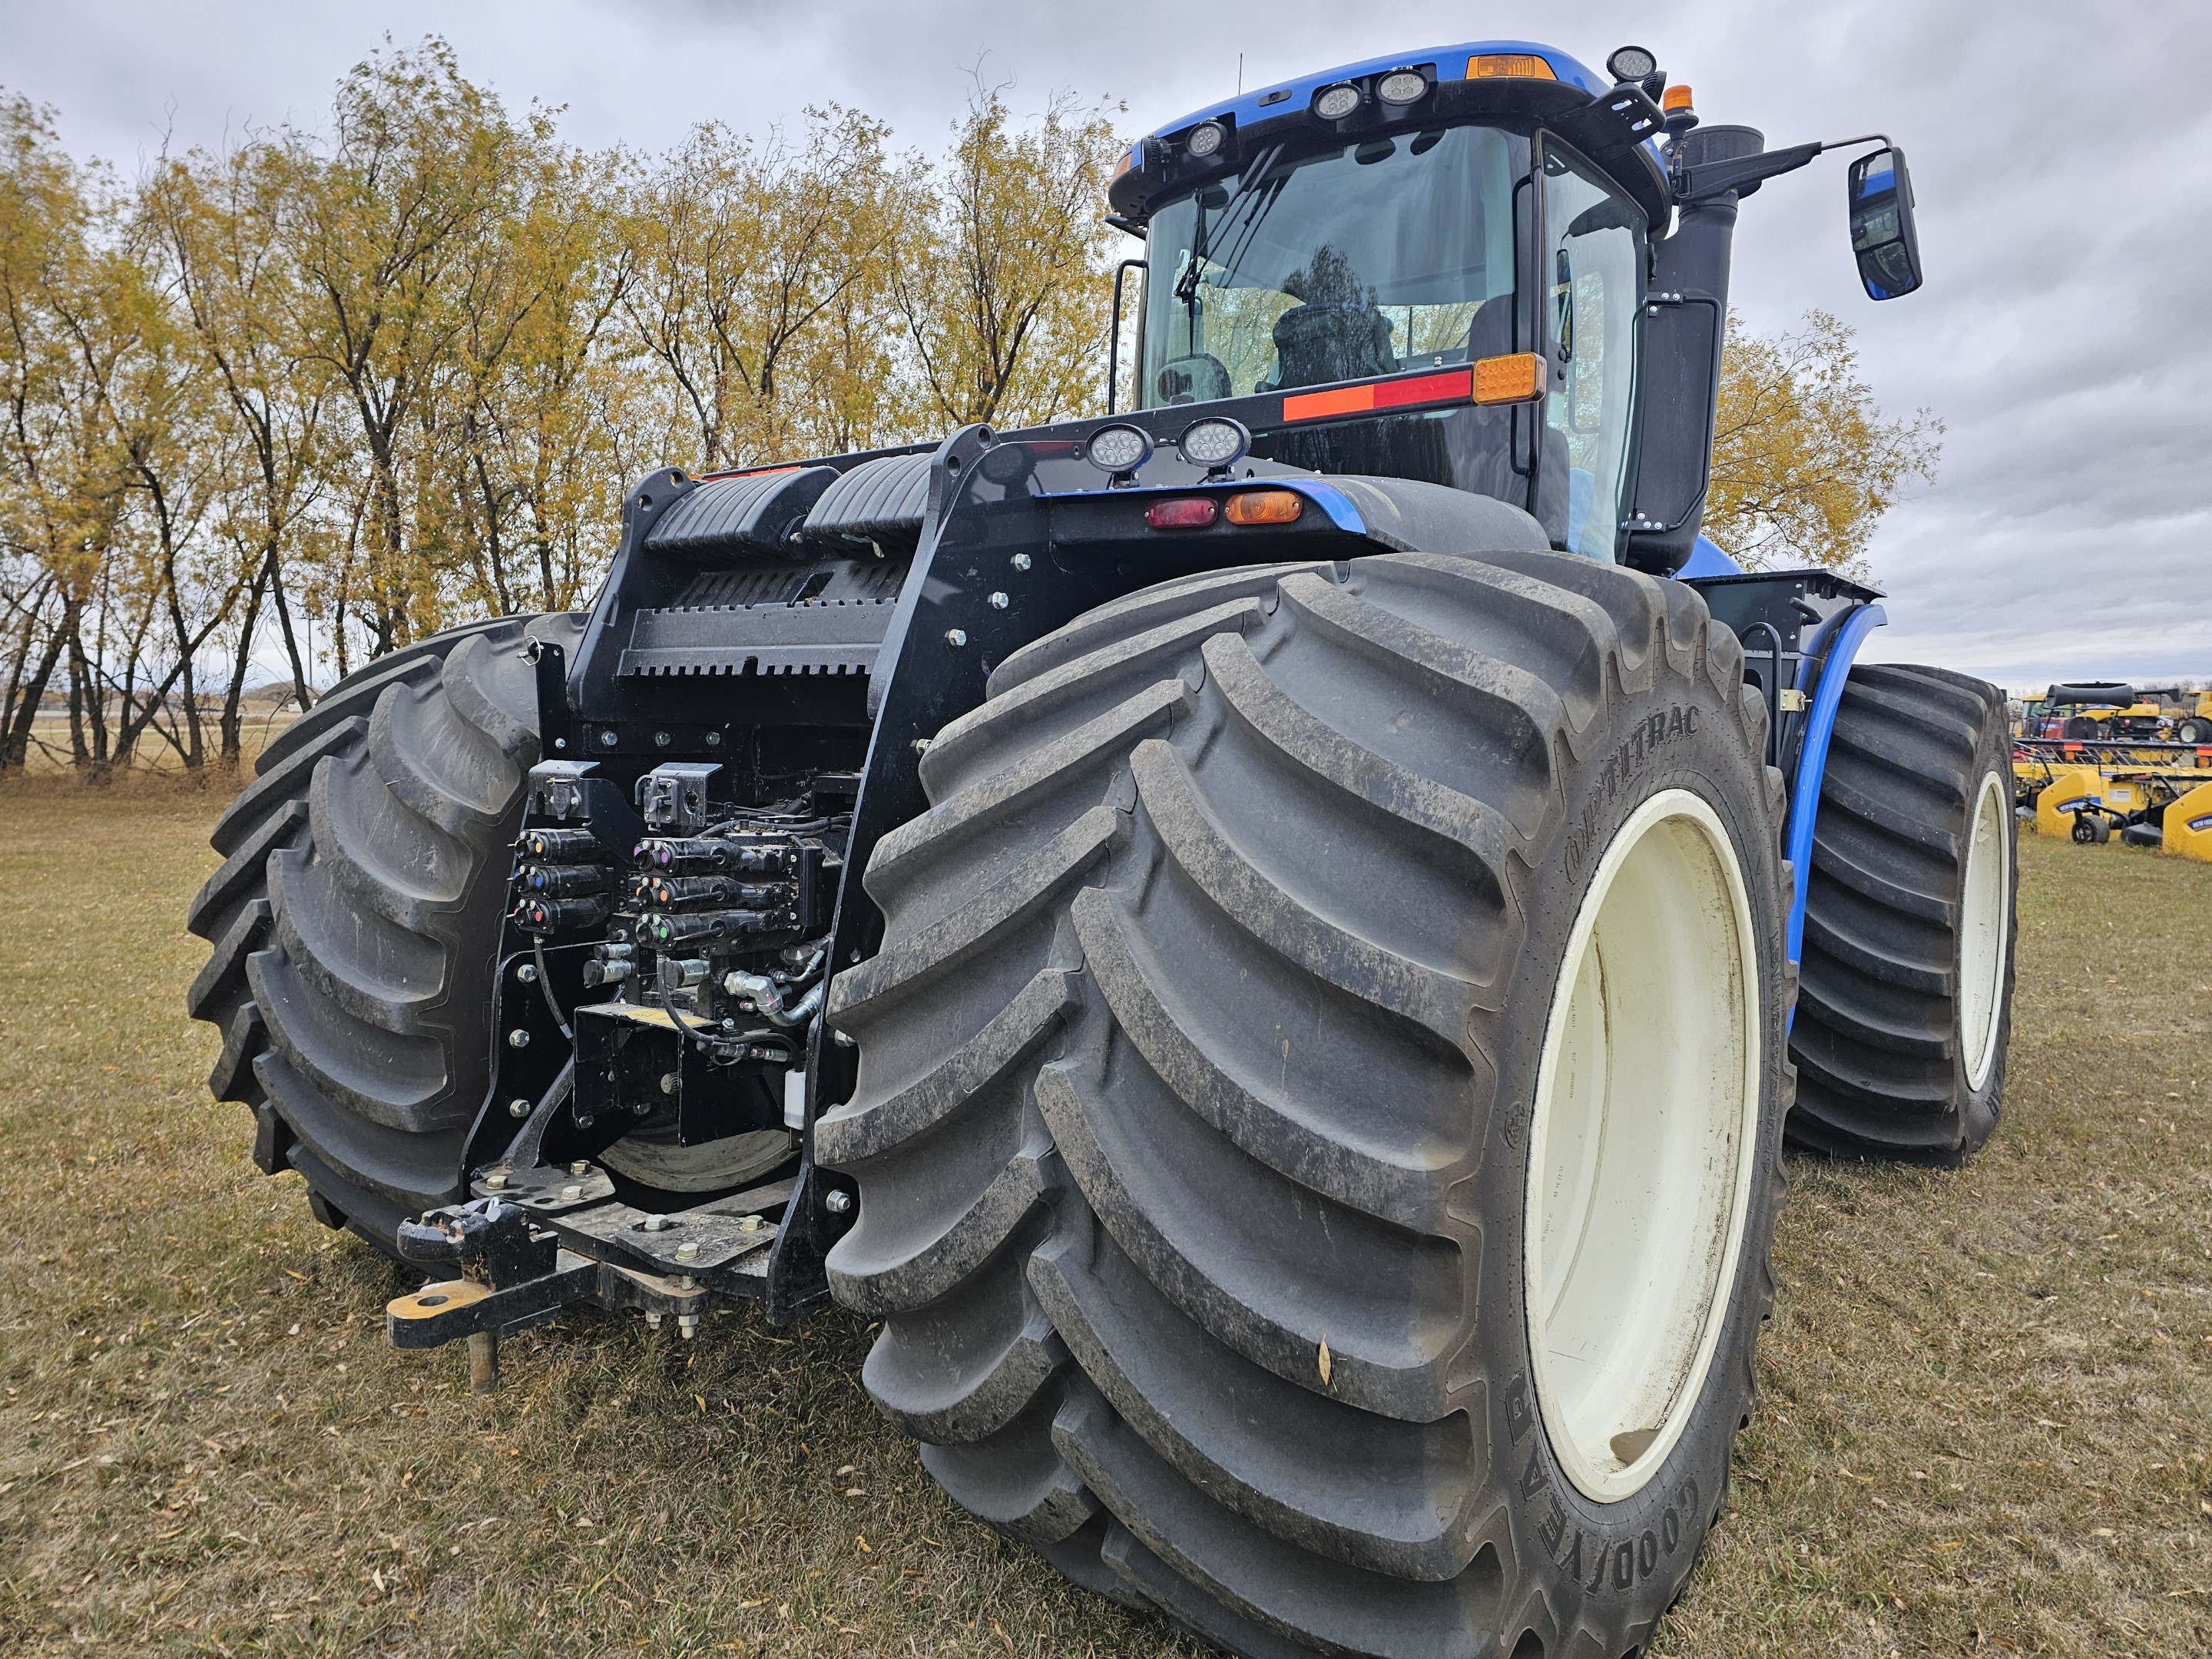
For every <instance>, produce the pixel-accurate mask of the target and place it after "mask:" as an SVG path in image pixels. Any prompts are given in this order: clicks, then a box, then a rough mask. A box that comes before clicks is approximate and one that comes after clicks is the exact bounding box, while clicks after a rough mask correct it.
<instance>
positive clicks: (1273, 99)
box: [1139, 40, 1612, 149]
mask: <svg viewBox="0 0 2212 1659" xmlns="http://www.w3.org/2000/svg"><path fill="white" fill-rule="evenodd" d="M1504 53H1513V54H1518V55H1522V56H1527V57H1532V58H1542V59H1543V60H1544V61H1545V62H1546V63H1547V64H1550V65H1551V68H1552V73H1553V76H1556V77H1557V78H1558V79H1559V81H1560V82H1563V83H1564V84H1565V85H1567V86H1571V87H1575V88H1579V89H1580V90H1581V91H1583V93H1585V94H1588V95H1589V96H1590V97H1592V98H1595V97H1596V96H1597V95H1598V94H1601V93H1602V92H1604V91H1605V90H1607V88H1608V87H1609V86H1610V85H1611V84H1612V83H1611V82H1608V81H1607V80H1606V79H1605V78H1604V77H1603V76H1600V75H1597V74H1595V73H1594V72H1593V71H1592V70H1590V69H1589V67H1588V66H1587V65H1586V64H1583V62H1582V61H1581V60H1580V59H1578V58H1572V57H1570V56H1569V55H1568V54H1567V53H1565V52H1561V51H1560V50H1559V48H1558V47H1557V46H1539V45H1537V44H1536V43H1535V42H1534V41H1532V40H1463V41H1462V42H1460V43H1459V44H1458V45H1457V46H1424V47H1422V48H1420V49H1419V51H1415V52H1392V53H1391V54H1390V55H1389V56H1388V57H1387V58H1365V59H1363V60H1362V61H1360V62H1359V63H1357V64H1339V65H1338V66H1337V67H1336V68H1334V69H1328V70H1316V72H1315V73H1313V74H1311V75H1301V76H1298V77H1297V79H1295V80H1291V81H1278V82H1276V83H1275V84H1274V85H1273V86H1271V87H1255V88H1253V89H1252V90H1251V91H1249V92H1243V93H1239V94H1237V96H1236V97H1234V98H1230V99H1226V100H1223V101H1222V102H1220V103H1218V104H1208V105H1206V106H1204V107H1203V108H1200V109H1196V110H1194V111H1192V112H1190V113H1189V114H1188V115H1186V116H1184V117H1182V118H1181V119H1180V120H1176V121H1170V122H1167V123H1165V124H1164V125H1160V126H1158V127H1155V128H1153V129H1152V132H1151V134H1150V135H1149V136H1150V137H1155V138H1158V137H1164V135H1166V134H1168V133H1170V132H1180V131H1182V130H1183V129H1184V128H1185V127H1189V126H1194V125H1197V124H1198V123H1199V122H1200V121H1206V120H1218V119H1220V118H1222V117H1224V116H1233V117H1234V118H1236V121H1237V125H1239V126H1247V125H1250V124H1251V123H1253V122H1255V121H1259V120H1262V119H1264V118H1266V117H1267V116H1268V115H1270V114H1280V113H1282V112H1284V111H1285V110H1291V109H1304V107H1305V106H1307V105H1308V104H1309V103H1310V102H1311V101H1312V100H1313V95H1314V94H1316V93H1317V92H1319V91H1320V90H1321V89H1322V88H1323V87H1327V86H1334V84H1335V83H1336V82H1339V81H1351V80H1356V79H1358V77H1360V76H1367V75H1380V74H1382V73H1383V71H1384V70H1394V69H1401V68H1407V67H1410V66H1412V65H1413V64H1435V65H1436V66H1437V80H1439V81H1458V80H1463V79H1464V78H1466V76H1467V65H1468V59H1469V58H1487V57H1491V56H1493V55H1498V54H1504ZM1141 147H1142V140H1139V148H1140V149H1141Z"/></svg>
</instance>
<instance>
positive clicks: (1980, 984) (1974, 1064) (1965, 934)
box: [1959, 772, 2012, 1089]
mask: <svg viewBox="0 0 2212 1659" xmlns="http://www.w3.org/2000/svg"><path fill="white" fill-rule="evenodd" d="M2009 816H2010V810H2009V808H2008V806H2007V805H2006V802H2005V796H2004V788H2003V780H2002V779H2001V778H2000V777H1999V776H1998V775H1996V773H1995V772H1990V773H1987V774H1984V776H1983V778H1982V789H1981V793H1980V794H1979V795H1978V796H1977V797H1976V798H1975V800H1974V819H1973V823H1972V827H1971V828H1970V829H1969V830H1968V832H1967V837H1966V885H1965V890H1964V892H1963V893H1962V894H1961V895H1960V907H1959V1040H1960V1044H1961V1046H1962V1047H1963V1048H1965V1050H1966V1086H1967V1087H1968V1088H1969V1089H1979V1088H1980V1087H1981V1086H1982V1085H1984V1084H1985V1083H1987V1082H1988V1081H1989V1080H1990V1066H1993V1065H1994V1064H1996V1057H1997V1017H1998V1016H1999V1014H2001V1013H2002V1012H2003V1008H2004V994H2003V993H2004V986H2003V983H2002V981H2003V979H2004V962H2005V945H2006V943H2007V940H2008V935H2009V934H2010V933H2011V931H2012V916H2011V914H2010V912H2011V907H2010V906H2009V905H2008V904H2007V903H2006V902H2005V892H2006V890H2007V888H2008V887H2009V886H2010V881H2009V880H2008V878H2009V877H2010V876H2011V874H2012V872H2011V871H2010V869H2008V867H2007V866H2008V860H2009V859H2010V857H2011V848H2010V846H2009V844H2008V842H2009V838H2008V836H2006V834H2005V823H2006V819H2007V818H2008V817H2009Z"/></svg>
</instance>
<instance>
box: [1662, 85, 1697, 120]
mask: <svg viewBox="0 0 2212 1659" xmlns="http://www.w3.org/2000/svg"><path fill="white" fill-rule="evenodd" d="M1659 107H1660V108H1661V109H1663V110H1665V111H1666V112H1668V114H1669V115H1672V114H1673V113H1674V112H1675V111H1676V110H1678V109H1687V108H1689V107H1690V89H1689V88H1687V87H1669V88H1667V90H1666V91H1664V92H1662V93H1661V94H1659Z"/></svg>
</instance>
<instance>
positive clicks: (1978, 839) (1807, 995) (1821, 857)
mask: <svg viewBox="0 0 2212 1659" xmlns="http://www.w3.org/2000/svg"><path fill="white" fill-rule="evenodd" d="M2012 800H2013V774H2012V742H2011V738H2010V736H2009V732H2008V726H2007V724H2006V709H2005V699H2004V694H2003V693H2002V692H2001V691H1999V690H1997V689H1996V687H1995V686H1993V685H1990V684H1986V683H1985V682H1984V681H1981V680H1977V679H1970V678H1967V677H1966V676H1965V675H1963V674H1954V673H1952V672H1951V671H1949V670H1948V669H1942V668H1926V667H1917V666H1912V665H1903V664H1881V665H1862V666H1859V667H1857V668H1854V669H1853V670H1852V671H1851V676H1850V680H1849V681H1848V682H1847V683H1846V684H1845V685H1844V694H1843V698H1842V701H1841V702H1840V703H1839V704H1838V709H1837V714H1836V726H1835V735H1834V738H1833V741H1832V744H1831V745H1830V748H1829V751H1828V763H1827V771H1826V777H1825V779H1824V780H1823V782H1822V785H1821V791H1820V814H1819V817H1817V818H1816V820H1815V821H1814V842H1813V859H1812V867H1811V870H1810V872H1809V874H1808V884H1807V891H1806V905H1805V934H1804V945H1803V952H1802V957H1801V958H1800V963H1799V981H1798V995H1797V1015H1796V1022H1795V1024H1794V1025H1793V1026H1792V1028H1791V1031H1790V1048H1791V1054H1792V1057H1793V1058H1794V1059H1795V1060H1796V1064H1797V1108H1796V1112H1795V1113H1794V1114H1793V1115H1792V1116H1791V1118H1790V1133H1791V1135H1792V1137H1793V1138H1794V1139H1796V1140H1797V1141H1799V1142H1800V1143H1802V1145H1804V1146H1808V1147H1810V1148H1813V1149H1814V1150H1817V1151H1820V1152H1830V1153H1835V1154H1840V1155H1843V1156H1847V1157H1876V1156H1880V1157H1887V1158H1905V1159H1908V1160H1914V1161H1919V1162H1925V1163H1932V1164H1958V1163H1961V1162H1963V1161H1964V1160H1965V1159H1966V1158H1968V1157H1970V1156H1971V1155H1972V1153H1973V1152H1975V1151H1976V1150H1977V1149H1978V1148H1979V1147H1980V1146H1981V1145H1982V1143H1983V1142H1984V1141H1985V1140H1987V1139H1989V1137H1990V1131H1991V1130H1993V1129H1994V1128H1996V1122H1997V1115H1998V1112H1999V1109H2000V1108H2001V1106H2002V1100H2003V1095H2004V1079H2005V1060H2006V1052H2007V1049H2008V1046H2009V1044H2010V1042H2011V1036H2012V990H2013V956H2014V948H2015V933H2017V927H2016V912H2017V895H2018V890H2019V881H2020V876H2019V869H2018V858H2017V854H2018V830H2019V825H2018V822H2017V818H2016V816H2015V813H2014V811H2013V808H2012ZM2111 833H2112V832H2111V829H2110V827H2109V826H2108V825H2107V824H2106V822H2105V821H2104V820H2103V819H2102V818H2100V817H2095V816H2094V815H2093V814H2083V815H2081V817H2078V818H2077V819H2076V820H2075V839H2076V840H2081V839H2084V838H2087V839H2090V840H2094V841H2100V842H2101V841H2103V840H2106V839H2107V838H2108V837H2109V836H2110V835H2111Z"/></svg>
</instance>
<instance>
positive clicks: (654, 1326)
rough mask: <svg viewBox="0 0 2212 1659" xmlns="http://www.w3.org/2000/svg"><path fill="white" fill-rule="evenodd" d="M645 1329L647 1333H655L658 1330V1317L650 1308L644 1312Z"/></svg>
mask: <svg viewBox="0 0 2212 1659" xmlns="http://www.w3.org/2000/svg"><path fill="white" fill-rule="evenodd" d="M645 1328H646V1329H647V1330H648V1331H657V1330H659V1328H660V1316H659V1314H657V1313H655V1312H654V1311H653V1310H652V1309H650V1308H648V1309H647V1310H645Z"/></svg>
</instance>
